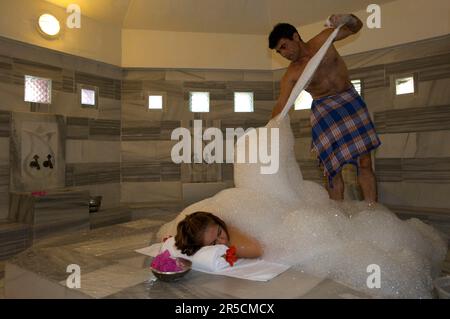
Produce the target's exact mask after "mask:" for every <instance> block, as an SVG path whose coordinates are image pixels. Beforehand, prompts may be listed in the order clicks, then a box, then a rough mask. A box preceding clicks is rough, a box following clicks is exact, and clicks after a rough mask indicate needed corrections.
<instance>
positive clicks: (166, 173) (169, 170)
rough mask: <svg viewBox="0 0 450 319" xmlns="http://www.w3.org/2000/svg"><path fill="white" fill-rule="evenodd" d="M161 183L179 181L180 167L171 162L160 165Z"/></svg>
mask: <svg viewBox="0 0 450 319" xmlns="http://www.w3.org/2000/svg"><path fill="white" fill-rule="evenodd" d="M160 167H161V181H163V182H170V181H180V180H181V165H180V164H175V163H172V162H166V163H164V162H163V163H161V164H160Z"/></svg>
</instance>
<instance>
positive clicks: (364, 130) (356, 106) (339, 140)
mask: <svg viewBox="0 0 450 319" xmlns="http://www.w3.org/2000/svg"><path fill="white" fill-rule="evenodd" d="M311 126H312V145H311V150H312V151H314V152H315V153H316V154H317V156H318V159H319V160H320V162H321V164H322V165H323V168H324V175H325V176H327V177H328V183H329V185H330V187H332V183H331V181H332V179H333V177H334V176H336V174H338V173H339V172H340V171H341V169H342V166H343V165H345V164H353V165H355V166H356V167H358V164H357V159H358V157H360V156H361V155H363V154H366V153H369V152H370V151H372V150H374V149H375V148H377V147H378V146H380V144H381V142H380V139H379V138H378V135H377V133H376V131H375V127H374V125H373V123H372V120H371V119H370V114H369V112H368V110H367V106H366V104H365V103H364V101H363V99H362V98H361V96H360V95H359V94H358V92H357V91H356V90H355V88H354V87H353V86H351V88H350V89H348V90H346V91H344V92H342V93H340V94H337V95H333V96H327V97H323V98H320V99H317V100H313V102H312V105H311Z"/></svg>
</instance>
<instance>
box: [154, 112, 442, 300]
mask: <svg viewBox="0 0 450 319" xmlns="http://www.w3.org/2000/svg"><path fill="white" fill-rule="evenodd" d="M277 125H278V124H276V123H275V121H271V122H269V123H268V125H267V126H266V127H268V128H270V127H276V126H277ZM279 128H280V169H279V172H278V173H277V174H273V175H263V174H260V170H259V168H260V164H259V163H257V164H235V166H234V167H235V176H234V178H235V185H236V187H235V188H231V189H226V190H223V191H221V192H220V193H218V194H216V195H215V196H213V197H211V198H208V199H205V200H203V201H201V202H198V203H195V204H193V205H191V206H189V207H187V208H186V209H184V210H183V212H181V213H180V215H179V216H177V218H176V219H174V220H173V221H172V222H170V223H167V224H165V225H164V226H163V227H162V228H161V229H160V231H159V232H158V236H159V238H163V237H164V236H166V235H175V233H176V225H177V224H178V222H179V221H181V220H182V219H183V218H184V216H185V215H187V214H190V213H192V212H194V211H197V210H202V211H208V212H212V213H214V214H216V215H218V216H219V217H221V218H223V219H224V220H225V222H226V223H227V224H229V225H233V226H235V227H237V228H239V229H241V230H242V231H244V232H247V233H249V234H251V235H252V236H253V237H255V238H256V239H258V240H259V241H260V242H261V243H262V245H263V246H264V256H263V257H264V259H265V260H267V261H274V262H278V263H280V262H281V263H285V264H288V265H291V266H294V267H297V268H299V269H302V270H304V271H306V272H308V273H310V274H313V275H317V276H328V277H329V278H332V279H334V280H337V281H339V282H342V283H344V284H347V285H349V286H351V287H353V288H355V289H357V290H360V291H364V292H366V293H368V294H371V295H374V296H382V297H393V298H430V297H431V289H432V285H431V282H432V278H433V277H434V276H436V275H438V274H439V269H440V266H441V263H442V261H443V259H444V258H445V255H446V252H447V245H446V242H445V240H444V238H443V237H442V236H441V235H440V234H439V233H438V232H437V231H436V230H435V229H433V228H432V227H430V226H428V225H426V224H424V223H423V222H421V221H419V220H417V219H411V220H408V221H401V220H400V219H399V218H397V217H396V216H395V214H393V213H392V212H390V211H389V210H388V209H387V208H386V207H384V206H382V205H378V207H376V209H374V210H366V206H365V205H364V203H362V202H356V201H346V202H344V203H337V202H334V201H331V200H329V198H328V194H327V192H326V190H325V189H324V188H323V187H322V186H320V185H318V184H316V183H313V182H310V181H304V180H303V177H302V174H301V171H300V169H299V167H298V165H297V162H296V160H295V155H294V150H293V147H294V137H293V134H292V130H291V128H290V123H289V118H288V117H286V119H285V120H283V121H282V122H281V123H280V124H279ZM372 264H376V265H378V266H380V269H381V287H380V288H379V289H377V288H374V289H369V288H368V286H367V284H366V282H367V278H368V276H369V275H370V274H371V273H368V272H367V267H368V266H369V265H372Z"/></svg>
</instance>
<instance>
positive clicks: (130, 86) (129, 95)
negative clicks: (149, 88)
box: [122, 79, 144, 101]
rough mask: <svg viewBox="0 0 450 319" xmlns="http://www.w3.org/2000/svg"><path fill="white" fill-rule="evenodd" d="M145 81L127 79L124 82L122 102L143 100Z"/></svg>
mask: <svg viewBox="0 0 450 319" xmlns="http://www.w3.org/2000/svg"><path fill="white" fill-rule="evenodd" d="M143 83H144V82H143V81H142V80H131V79H126V80H124V81H122V101H126V100H143V99H144V92H143Z"/></svg>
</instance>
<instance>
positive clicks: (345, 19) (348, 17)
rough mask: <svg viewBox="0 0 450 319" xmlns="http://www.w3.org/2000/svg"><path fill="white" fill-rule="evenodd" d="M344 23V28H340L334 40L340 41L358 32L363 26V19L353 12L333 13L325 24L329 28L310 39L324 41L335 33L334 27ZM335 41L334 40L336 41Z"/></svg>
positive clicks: (316, 41)
mask: <svg viewBox="0 0 450 319" xmlns="http://www.w3.org/2000/svg"><path fill="white" fill-rule="evenodd" d="M341 24H344V25H343V26H342V28H341V29H340V30H339V33H338V34H337V36H336V38H335V39H334V41H339V40H342V39H345V38H347V37H348V36H350V35H352V34H355V33H358V32H359V30H361V28H362V27H363V23H362V21H361V20H360V19H359V18H358V17H357V16H355V15H353V14H333V15H331V16H330V17H329V18H328V20H327V22H326V24H325V26H326V27H328V28H327V29H325V30H323V31H322V32H320V33H319V34H318V35H316V36H315V37H314V38H312V39H311V40H310V41H311V42H315V43H324V42H325V41H326V40H327V39H328V37H329V36H330V34H331V33H333V31H334V29H336V28H337V27H338V26H339V25H341ZM334 41H333V42H334Z"/></svg>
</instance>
